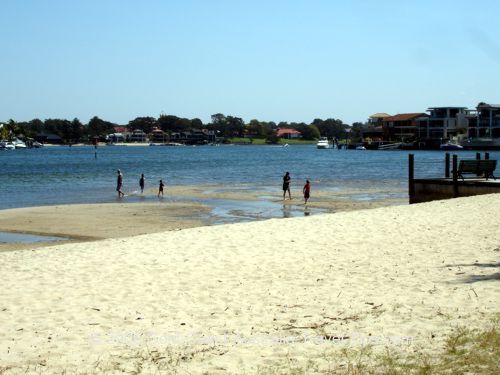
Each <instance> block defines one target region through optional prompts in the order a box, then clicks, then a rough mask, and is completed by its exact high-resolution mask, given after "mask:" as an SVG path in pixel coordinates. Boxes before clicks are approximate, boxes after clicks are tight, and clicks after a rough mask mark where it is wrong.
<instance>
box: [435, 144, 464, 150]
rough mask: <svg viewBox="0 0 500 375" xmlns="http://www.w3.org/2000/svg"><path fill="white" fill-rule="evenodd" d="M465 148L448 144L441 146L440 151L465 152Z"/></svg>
mask: <svg viewBox="0 0 500 375" xmlns="http://www.w3.org/2000/svg"><path fill="white" fill-rule="evenodd" d="M463 148H464V147H463V146H460V145H459V144H456V143H451V142H446V143H443V144H441V145H440V146H439V149H440V150H443V151H454V150H463Z"/></svg>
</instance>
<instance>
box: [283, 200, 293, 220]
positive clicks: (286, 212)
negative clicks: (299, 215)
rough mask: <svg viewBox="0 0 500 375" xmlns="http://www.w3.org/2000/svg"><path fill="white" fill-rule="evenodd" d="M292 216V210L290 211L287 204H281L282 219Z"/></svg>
mask: <svg viewBox="0 0 500 375" xmlns="http://www.w3.org/2000/svg"><path fill="white" fill-rule="evenodd" d="M291 216H292V210H291V209H290V206H289V205H288V204H285V203H283V217H284V218H287V217H291Z"/></svg>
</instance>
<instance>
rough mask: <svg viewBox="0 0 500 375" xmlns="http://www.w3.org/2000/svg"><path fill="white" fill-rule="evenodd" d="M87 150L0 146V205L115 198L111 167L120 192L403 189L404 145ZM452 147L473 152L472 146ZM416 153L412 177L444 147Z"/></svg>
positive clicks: (428, 172)
mask: <svg viewBox="0 0 500 375" xmlns="http://www.w3.org/2000/svg"><path fill="white" fill-rule="evenodd" d="M94 152H95V150H94V148H93V147H90V146H89V147H72V148H69V147H46V148H43V149H28V150H15V151H2V152H0V163H1V164H0V165H1V184H0V208H2V209H3V208H13V207H26V206H39V205H48V204H62V203H89V202H92V203H94V202H115V201H116V192H115V183H116V170H117V169H121V170H122V172H123V173H124V191H125V192H126V193H127V192H129V193H130V192H132V191H136V190H137V189H138V180H139V176H140V174H141V173H144V174H145V175H146V181H147V183H148V184H149V187H151V186H155V187H156V185H157V182H158V180H159V179H160V178H162V179H164V180H166V181H167V188H168V184H173V185H215V186H216V188H220V189H230V190H243V191H244V190H245V189H257V190H259V191H268V192H269V193H270V194H281V191H280V189H281V178H282V175H283V174H284V172H285V171H290V173H291V175H292V179H294V180H293V181H295V182H296V184H295V185H294V188H295V189H300V188H301V186H302V184H303V182H304V181H305V179H306V178H309V179H310V180H311V181H312V183H313V188H316V189H320V188H321V189H332V190H335V191H340V192H343V191H345V192H346V193H349V192H350V191H356V193H355V194H352V195H351V196H350V198H351V199H360V200H369V199H380V198H387V197H389V198H391V197H392V198H394V197H396V198H397V197H405V196H406V186H407V174H408V172H407V164H408V152H405V151H356V150H340V151H339V150H318V149H316V147H315V146H314V145H310V146H290V147H286V148H283V147H279V146H220V147H211V146H201V147H200V146H199V147H126V146H125V147H124V146H114V147H105V146H102V147H99V148H98V150H97V159H95V157H94ZM458 154H459V157H464V158H474V157H475V152H472V151H461V152H458ZM490 157H491V158H495V159H499V157H500V152H490ZM415 158H416V177H419V176H420V177H440V176H442V175H443V173H444V172H443V170H444V152H439V151H419V152H415ZM147 187H148V186H147ZM359 190H362V191H359ZM363 190H366V191H365V192H364V191H363ZM375 190H376V191H375ZM167 191H168V190H167Z"/></svg>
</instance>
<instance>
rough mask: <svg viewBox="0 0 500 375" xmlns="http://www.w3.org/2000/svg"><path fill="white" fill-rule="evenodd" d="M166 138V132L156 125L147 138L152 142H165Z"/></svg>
mask: <svg viewBox="0 0 500 375" xmlns="http://www.w3.org/2000/svg"><path fill="white" fill-rule="evenodd" d="M168 139H169V137H168V134H167V133H165V132H164V131H163V130H161V129H159V128H156V127H155V128H153V130H152V131H151V133H149V140H150V141H151V142H153V143H165V142H168Z"/></svg>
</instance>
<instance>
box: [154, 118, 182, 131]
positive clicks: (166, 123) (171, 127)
mask: <svg viewBox="0 0 500 375" xmlns="http://www.w3.org/2000/svg"><path fill="white" fill-rule="evenodd" d="M178 120H179V117H177V116H172V115H161V116H160V117H159V118H158V120H157V121H156V123H157V124H158V126H159V127H160V129H161V130H163V131H164V132H167V133H169V134H170V133H172V132H176V131H178V129H177V126H176V124H177V121H178Z"/></svg>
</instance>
